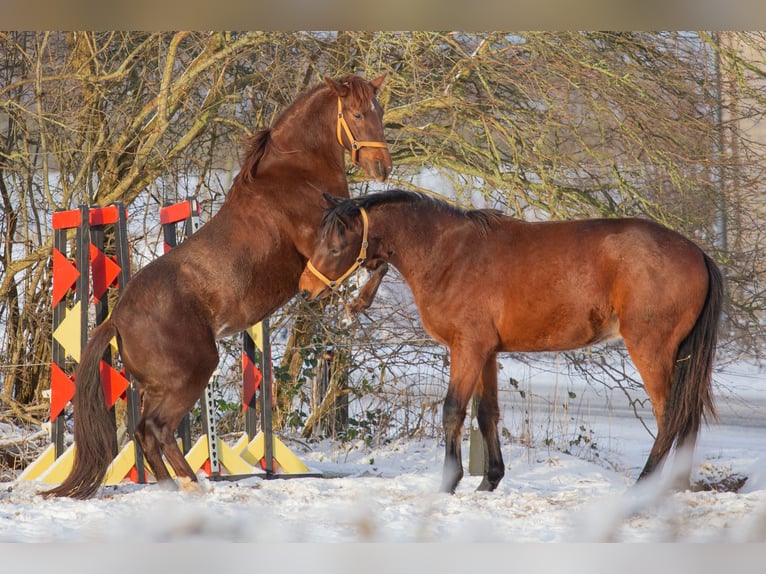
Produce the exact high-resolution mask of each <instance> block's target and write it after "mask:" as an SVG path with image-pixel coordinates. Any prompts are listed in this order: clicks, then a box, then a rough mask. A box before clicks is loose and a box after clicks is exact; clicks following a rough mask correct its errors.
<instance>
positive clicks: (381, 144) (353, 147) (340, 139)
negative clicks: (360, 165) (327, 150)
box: [336, 96, 388, 165]
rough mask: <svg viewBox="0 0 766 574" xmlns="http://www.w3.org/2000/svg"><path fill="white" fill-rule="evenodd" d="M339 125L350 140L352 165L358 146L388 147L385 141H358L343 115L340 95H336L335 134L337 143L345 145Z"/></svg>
mask: <svg viewBox="0 0 766 574" xmlns="http://www.w3.org/2000/svg"><path fill="white" fill-rule="evenodd" d="M341 127H342V128H343V131H345V132H346V137H347V138H348V141H349V142H351V161H352V162H353V163H354V165H357V161H356V158H357V155H358V154H359V149H360V148H363V147H388V145H387V144H386V142H360V141H357V140H356V139H355V138H354V134H352V133H351V128H349V127H348V123H347V122H346V118H344V117H343V101H342V100H341V99H340V96H338V129H337V130H336V134H337V136H338V143H339V144H340V145H341V147H346V146H345V145H343V137H342V136H341Z"/></svg>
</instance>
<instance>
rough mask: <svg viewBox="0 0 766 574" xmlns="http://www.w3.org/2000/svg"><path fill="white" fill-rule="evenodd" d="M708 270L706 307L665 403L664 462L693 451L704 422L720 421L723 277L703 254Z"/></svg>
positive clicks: (682, 348) (681, 352) (682, 350)
mask: <svg viewBox="0 0 766 574" xmlns="http://www.w3.org/2000/svg"><path fill="white" fill-rule="evenodd" d="M703 255H704V258H705V265H706V266H707V271H708V277H709V282H708V292H707V297H706V298H705V304H704V306H703V307H702V311H701V312H700V314H699V316H698V317H697V322H696V323H695V324H694V327H693V328H692V330H691V332H690V333H689V334H688V335H687V336H686V338H685V339H684V340H683V341H682V342H681V345H679V347H678V353H677V354H676V362H675V368H674V369H673V382H672V385H671V387H670V393H669V396H668V399H667V402H666V404H665V415H664V425H663V426H664V432H662V433H660V436H658V437H657V441H658V443H660V444H658V445H657V447H658V448H657V452H658V453H659V454H660V457H659V458H660V459H662V458H664V456H665V455H666V454H667V453H668V452H669V451H670V449H671V448H672V446H673V444H674V443H675V445H676V446H677V447H684V448H689V449H693V448H694V445H695V443H696V440H697V434H698V432H699V429H700V426H701V423H702V419H703V418H705V420H715V419H717V414H716V408H715V401H714V400H713V391H712V386H713V385H712V382H713V360H714V358H715V350H716V342H717V340H718V323H719V321H720V317H721V307H722V305H723V298H724V286H723V277H722V275H721V271H720V270H719V269H718V266H717V265H716V264H715V262H714V261H713V260H712V259H710V258H709V257H708V256H707V255H705V254H703Z"/></svg>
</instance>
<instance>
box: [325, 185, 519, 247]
mask: <svg viewBox="0 0 766 574" xmlns="http://www.w3.org/2000/svg"><path fill="white" fill-rule="evenodd" d="M391 203H406V204H411V205H412V207H413V208H425V209H427V210H433V211H437V212H441V213H447V214H449V215H453V216H456V217H458V218H464V219H467V220H469V221H470V222H471V223H472V224H473V225H475V226H476V227H477V229H478V230H479V233H481V235H482V236H484V237H486V235H487V233H488V232H489V229H490V228H491V226H492V224H493V223H494V222H496V221H499V220H500V219H502V218H503V217H504V214H503V213H502V212H501V211H498V210H496V209H463V208H461V207H459V206H457V205H455V204H453V203H449V202H447V201H445V200H443V199H441V198H438V197H436V196H433V195H430V194H427V193H421V192H415V191H407V190H404V189H389V190H387V191H382V192H379V193H372V194H370V195H364V196H361V197H354V198H351V199H345V200H342V201H340V202H339V203H338V204H336V205H335V206H334V207H332V208H330V209H329V210H328V211H327V212H326V213H325V215H324V218H323V219H322V224H321V229H322V234H323V235H327V234H329V233H333V232H335V231H336V230H337V229H338V227H339V226H340V225H341V221H342V219H343V218H345V217H351V216H356V215H358V214H359V208H364V209H365V210H369V209H370V208H373V207H375V206H378V205H388V204H391Z"/></svg>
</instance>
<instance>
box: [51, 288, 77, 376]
mask: <svg viewBox="0 0 766 574" xmlns="http://www.w3.org/2000/svg"><path fill="white" fill-rule="evenodd" d="M80 303H81V302H80V301H78V302H77V303H75V305H74V307H72V308H71V309H67V310H66V313H65V314H64V319H63V320H62V321H61V323H59V326H58V327H56V330H55V331H53V338H54V339H56V341H58V342H59V344H60V345H61V346H62V347H64V352H65V353H66V354H67V355H71V357H72V358H73V359H74V360H75V361H77V362H78V363H79V362H80V331H81V329H80V325H81V323H80V321H81V317H80Z"/></svg>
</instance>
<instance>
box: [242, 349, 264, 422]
mask: <svg viewBox="0 0 766 574" xmlns="http://www.w3.org/2000/svg"><path fill="white" fill-rule="evenodd" d="M262 380H263V375H262V374H261V371H259V370H258V367H256V366H255V364H254V363H253V362H252V361H251V360H250V357H248V356H247V355H246V354H245V353H242V394H243V396H242V399H243V400H242V410H244V409H246V408H247V407H248V405H251V404H253V402H254V400H255V392H256V391H257V390H258V387H259V386H260V385H261V381H262Z"/></svg>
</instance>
